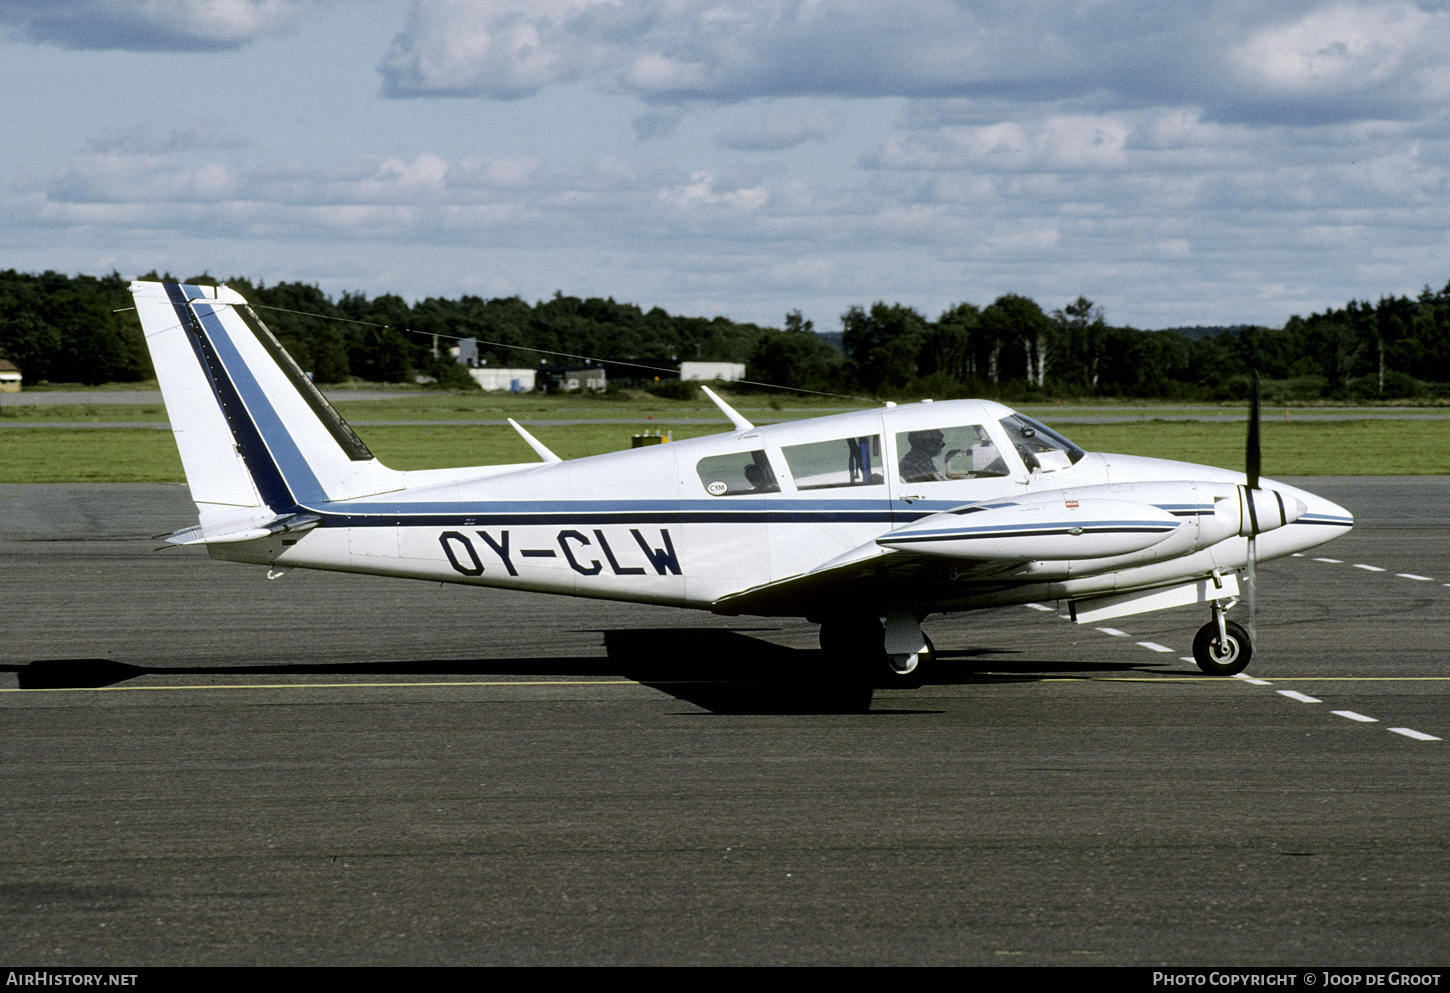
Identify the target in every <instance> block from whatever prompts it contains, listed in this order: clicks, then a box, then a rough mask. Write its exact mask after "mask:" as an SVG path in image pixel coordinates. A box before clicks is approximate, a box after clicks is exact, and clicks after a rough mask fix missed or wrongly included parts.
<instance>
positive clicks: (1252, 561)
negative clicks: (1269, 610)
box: [1244, 536, 1259, 641]
mask: <svg viewBox="0 0 1450 993" xmlns="http://www.w3.org/2000/svg"><path fill="white" fill-rule="evenodd" d="M1257 542H1258V539H1257V538H1254V537H1252V536H1250V537H1249V561H1248V565H1247V566H1246V567H1245V568H1244V602H1245V603H1247V604H1248V605H1249V624H1248V629H1249V640H1250V641H1253V640H1255V639H1256V638H1257V637H1258V633H1257V630H1256V628H1255V622H1256V621H1257V620H1258V613H1259V578H1258V565H1257V560H1258V549H1257V548H1255V547H1254V546H1255V545H1256V544H1257Z"/></svg>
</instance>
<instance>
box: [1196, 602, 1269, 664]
mask: <svg viewBox="0 0 1450 993" xmlns="http://www.w3.org/2000/svg"><path fill="white" fill-rule="evenodd" d="M1235 602H1236V601H1234V600H1229V601H1228V602H1227V603H1222V602H1220V601H1218V600H1215V601H1214V602H1213V620H1211V621H1209V622H1208V623H1207V624H1205V625H1204V626H1203V627H1201V628H1199V629H1198V634H1197V636H1196V637H1194V639H1193V661H1194V662H1196V663H1198V667H1199V668H1200V669H1202V670H1203V671H1204V672H1206V673H1207V674H1208V675H1210V676H1237V675H1238V674H1239V673H1241V672H1243V671H1244V670H1245V669H1247V668H1248V665H1249V659H1251V658H1252V657H1253V654H1254V644H1253V639H1252V638H1251V637H1250V636H1249V632H1248V631H1247V630H1246V629H1245V628H1244V626H1243V625H1242V624H1236V623H1234V622H1233V621H1231V620H1228V619H1227V618H1226V617H1224V611H1226V610H1227V609H1228V608H1229V607H1232V606H1233V605H1234V603H1235Z"/></svg>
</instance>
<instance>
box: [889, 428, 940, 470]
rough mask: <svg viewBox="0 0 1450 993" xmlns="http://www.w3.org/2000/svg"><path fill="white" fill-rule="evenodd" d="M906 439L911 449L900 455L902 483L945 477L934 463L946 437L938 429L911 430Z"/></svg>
mask: <svg viewBox="0 0 1450 993" xmlns="http://www.w3.org/2000/svg"><path fill="white" fill-rule="evenodd" d="M898 437H900V436H899V435H898ZM906 440H907V443H908V444H910V445H911V451H909V452H907V453H906V454H905V455H903V456H902V457H901V463H900V465H899V466H898V468H899V469H900V470H901V481H902V482H903V483H931V482H935V481H937V480H939V479H946V478H947V477H946V473H945V472H943V471H942V470H941V469H938V468H937V465H936V457H937V456H938V455H940V454H941V452H942V449H943V448H945V447H946V437H945V436H944V435H943V434H942V433H941V431H940V430H938V429H936V428H932V429H931V430H930V431H911V432H909V433H908V434H907V436H906Z"/></svg>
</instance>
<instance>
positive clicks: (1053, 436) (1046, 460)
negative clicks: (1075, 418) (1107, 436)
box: [1001, 414, 1087, 470]
mask: <svg viewBox="0 0 1450 993" xmlns="http://www.w3.org/2000/svg"><path fill="white" fill-rule="evenodd" d="M1001 424H1002V427H1003V428H1005V429H1006V431H1007V437H1008V438H1010V439H1012V444H1013V445H1014V446H1016V448H1017V454H1019V455H1021V456H1022V461H1023V462H1025V463H1026V464H1027V468H1028V469H1029V470H1037V469H1043V470H1052V469H1066V468H1067V467H1068V466H1070V465H1076V464H1077V462H1078V460H1079V459H1081V458H1082V457H1083V456H1084V455H1085V454H1087V453H1085V452H1084V451H1083V450H1082V449H1081V448H1078V447H1077V446H1076V445H1074V444H1073V443H1072V442H1070V441H1068V440H1067V439H1066V438H1064V437H1063V436H1062V435H1060V434H1058V433H1057V432H1056V431H1054V430H1052V428H1050V427H1048V426H1047V425H1046V424H1042V423H1040V422H1038V421H1034V420H1033V419H1032V418H1030V417H1028V416H1027V415H1026V414H1013V415H1012V416H1011V417H1004V418H1002V420H1001Z"/></svg>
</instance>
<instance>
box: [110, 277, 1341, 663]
mask: <svg viewBox="0 0 1450 993" xmlns="http://www.w3.org/2000/svg"><path fill="white" fill-rule="evenodd" d="M131 291H132V293H133V294H134V296H135V298H136V307H137V310H138V312H139V314H140V317H141V324H142V327H143V329H144V331H145V335H146V342H147V345H148V346H149V347H150V349H151V357H152V360H153V362H154V364H155V367H156V375H157V378H158V379H159V380H160V383H161V390H162V394H163V396H164V398H165V401H166V407H167V410H168V412H169V414H170V417H171V421H172V425H173V430H174V432H175V435H176V443H177V447H178V448H179V449H180V451H181V459H182V463H183V465H184V467H185V470H186V479H187V483H188V484H189V486H190V488H191V495H192V498H193V499H194V500H195V501H196V505H197V509H198V511H199V512H200V518H201V519H200V523H199V524H198V525H197V526H196V527H191V528H187V529H185V530H182V531H178V532H177V533H175V534H173V535H171V536H170V537H169V538H168V539H167V540H168V541H170V542H172V543H175V544H179V545H195V544H200V545H205V546H206V547H207V549H208V551H209V552H210V553H211V556H212V557H213V558H217V559H226V560H228V561H235V562H252V563H257V564H260V565H266V566H271V567H272V571H271V572H269V574H271V575H276V574H277V573H278V571H280V570H284V569H288V568H292V567H297V568H306V569H332V570H338V571H342V572H358V573H370V574H375V575H380V576H402V577H406V578H410V579H425V580H431V581H435V582H450V583H466V584H472V585H476V586H496V587H503V588H507V589H519V590H534V591H537V592H542V593H562V594H568V595H571V596H583V597H599V598H604V599H611V600H626V601H631V602H640V603H655V604H667V605H670V606H676V607H694V608H698V609H701V610H709V611H713V612H715V613H718V614H728V615H738V614H756V615H767V616H786V617H805V618H807V619H809V620H811V621H813V622H819V623H820V625H821V632H820V639H821V647H822V648H823V649H825V651H826V653H827V659H828V661H829V662H830V663H831V664H833V665H836V664H837V663H839V670H840V672H841V674H842V677H843V678H849V679H853V680H858V681H859V680H863V679H865V680H869V681H872V682H874V683H875V684H876V685H905V686H911V685H919V684H920V683H921V681H922V680H923V676H924V673H925V671H926V669H927V668H928V664H929V663H930V661H931V659H932V653H933V649H932V645H931V642H930V641H929V640H928V639H927V637H926V636H925V635H924V634H923V633H922V630H921V621H922V619H923V618H925V617H926V616H927V615H929V614H933V613H940V612H954V611H966V610H977V609H981V608H986V607H1001V606H1005V605H1010V604H1026V603H1033V602H1040V601H1066V603H1067V606H1068V608H1069V610H1070V612H1071V615H1072V617H1073V618H1074V619H1075V620H1077V621H1078V622H1079V623H1089V622H1099V621H1101V620H1103V619H1107V618H1112V617H1119V616H1124V615H1128V614H1135V613H1142V612H1146V611H1151V610H1160V609H1164V608H1168V607H1177V606H1183V605H1187V604H1201V605H1203V606H1204V607H1205V608H1207V609H1208V610H1209V611H1210V612H1211V619H1210V620H1209V622H1208V623H1207V624H1205V625H1204V627H1203V628H1202V630H1200V631H1199V632H1198V636H1197V638H1196V639H1195V642H1194V657H1195V659H1196V660H1197V662H1198V665H1199V667H1200V668H1202V669H1203V670H1204V671H1205V672H1207V673H1210V674H1215V675H1232V674H1235V673H1238V672H1241V671H1242V670H1243V669H1244V667H1245V666H1246V665H1247V664H1248V661H1249V656H1250V654H1251V652H1252V646H1251V642H1250V634H1249V632H1248V631H1247V630H1245V628H1244V627H1243V626H1241V625H1239V624H1235V623H1233V622H1230V621H1227V620H1226V619H1225V617H1224V612H1225V611H1226V610H1227V609H1229V608H1230V607H1232V606H1233V605H1234V604H1235V603H1236V602H1237V599H1238V597H1239V595H1240V593H1239V577H1240V574H1241V573H1243V574H1245V576H1246V579H1247V582H1246V584H1245V585H1246V587H1247V595H1248V596H1249V597H1250V606H1251V607H1252V599H1251V598H1252V590H1253V582H1252V580H1253V566H1254V561H1255V559H1271V558H1279V557H1281V556H1285V555H1289V554H1291V553H1293V552H1298V551H1302V550H1304V549H1308V548H1313V547H1314V546H1316V545H1319V544H1321V543H1323V542H1325V541H1328V540H1329V539H1331V538H1334V537H1336V536H1338V535H1341V534H1344V533H1345V532H1346V531H1348V530H1349V529H1350V527H1351V526H1352V525H1353V523H1354V520H1353V518H1352V517H1351V516H1350V515H1349V513H1348V512H1347V511H1345V510H1344V509H1343V508H1342V507H1339V506H1336V505H1335V504H1333V503H1331V502H1329V501H1328V500H1325V499H1322V498H1320V497H1317V496H1315V495H1313V494H1312V493H1307V492H1305V491H1303V490H1300V489H1296V488H1294V487H1292V486H1286V485H1283V484H1281V483H1273V482H1270V481H1268V480H1264V481H1263V482H1262V485H1261V483H1260V480H1259V479H1258V465H1257V463H1258V443H1257V414H1258V412H1257V404H1255V409H1254V411H1253V414H1252V420H1251V427H1250V435H1249V460H1248V461H1249V471H1248V473H1247V474H1244V473H1237V472H1229V471H1226V470H1223V469H1215V468H1212V467H1209V466H1201V465H1192V464H1189V463H1185V462H1169V461H1165V460H1161V459H1150V458H1138V457H1131V456H1125V455H1098V454H1093V453H1089V452H1084V451H1083V450H1082V449H1080V448H1078V447H1077V446H1076V445H1074V444H1073V443H1072V442H1070V441H1068V440H1067V439H1066V438H1064V437H1063V436H1062V435H1060V434H1058V433H1057V432H1056V431H1053V430H1051V429H1050V428H1047V427H1045V426H1044V425H1042V424H1039V423H1037V422H1036V421H1034V420H1032V419H1031V418H1029V417H1024V416H1023V415H1021V414H1018V413H1015V412H1014V411H1012V410H1010V409H1009V408H1007V407H1004V406H1002V405H1001V404H997V403H992V402H989V401H985V400H954V401H943V402H939V403H931V402H922V403H918V404H910V405H907V406H894V405H890V404H888V405H886V406H885V407H884V408H877V409H871V410H861V411H856V412H853V413H846V414H837V415H834V416H829V417H821V418H815V419H811V420H803V421H791V422H787V423H781V424H770V425H763V426H760V427H757V426H754V425H752V424H751V423H750V422H749V421H747V420H746V419H745V418H744V417H742V416H741V415H740V414H739V413H738V412H736V411H735V410H733V409H732V408H730V407H729V406H728V405H727V404H726V403H725V402H724V401H722V400H720V399H719V398H718V397H716V396H715V395H714V394H713V393H712V394H710V396H711V399H712V400H714V401H715V403H716V404H717V405H718V406H719V407H720V409H721V411H722V412H723V413H724V415H725V416H726V417H728V418H729V419H730V421H731V422H732V423H733V424H734V430H732V431H729V432H726V433H723V434H717V435H712V436H710V437H706V438H694V439H690V440H687V441H678V442H674V443H672V444H667V445H655V446H650V447H647V448H640V449H634V450H630V451H620V452H611V453H608V454H605V455H595V456H590V457H588V458H582V459H574V460H571V461H567V462H566V461H563V460H561V459H559V458H558V457H557V456H556V455H554V454H553V453H552V452H550V451H549V450H548V448H546V447H545V446H544V445H543V444H541V443H540V442H539V441H538V440H537V439H535V438H533V437H532V436H531V435H530V434H529V433H528V432H527V431H525V430H524V429H523V428H521V427H519V426H518V425H517V424H515V425H514V427H515V428H516V429H517V430H518V431H519V433H520V434H521V435H522V436H523V438H524V440H525V441H527V442H528V443H529V445H530V446H531V447H532V448H533V449H534V450H535V451H536V452H537V453H538V454H539V457H540V459H541V460H542V461H540V462H537V463H528V464H518V465H497V466H480V467H476V468H467V469H432V470H425V471H415V472H400V471H397V470H393V469H389V468H387V467H386V466H384V465H383V464H382V463H380V462H379V461H378V460H377V459H376V458H374V457H373V455H372V453H371V452H370V451H368V448H367V446H366V445H364V444H363V442H362V441H361V439H359V438H358V436H357V435H356V434H354V433H353V431H352V429H351V428H350V427H348V425H347V424H346V422H344V421H343V419H342V417H341V416H339V415H338V413H337V412H336V411H335V410H334V409H333V407H332V406H331V405H330V404H329V403H328V402H327V400H326V399H325V398H324V397H323V396H322V394H321V393H320V392H318V390H317V388H316V387H315V386H313V385H312V383H311V382H310V381H309V380H308V378H307V376H306V375H305V374H303V372H302V371H301V370H300V369H299V368H298V366H297V365H296V363H295V362H293V360H292V359H291V357H290V356H289V355H288V354H287V353H286V352H285V351H284V350H283V349H282V347H281V345H280V344H279V343H278V342H277V339H276V338H275V337H274V336H273V335H272V333H271V332H270V331H269V330H268V329H267V328H266V326H265V325H263V323H262V322H261V321H260V320H259V319H258V318H257V316H256V314H255V313H253V311H252V309H251V308H250V307H249V306H248V305H247V302H246V301H245V300H244V299H242V297H241V296H240V295H238V294H237V293H236V292H235V291H233V290H230V289H228V288H227V287H225V286H220V287H211V286H191V285H175V284H163V283H152V282H136V283H133V284H131ZM707 392H708V391H707ZM1255 546H1257V547H1255ZM883 619H884V623H883Z"/></svg>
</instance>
